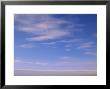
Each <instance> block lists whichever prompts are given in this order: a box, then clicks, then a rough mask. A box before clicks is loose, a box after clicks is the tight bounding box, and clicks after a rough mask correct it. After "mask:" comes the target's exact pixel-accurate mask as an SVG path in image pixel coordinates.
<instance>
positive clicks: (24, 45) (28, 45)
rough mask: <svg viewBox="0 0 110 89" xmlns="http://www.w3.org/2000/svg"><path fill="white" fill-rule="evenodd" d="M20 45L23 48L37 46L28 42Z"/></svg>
mask: <svg viewBox="0 0 110 89" xmlns="http://www.w3.org/2000/svg"><path fill="white" fill-rule="evenodd" d="M18 47H21V48H35V47H36V46H35V45H34V44H31V43H27V44H21V45H19V46H18Z"/></svg>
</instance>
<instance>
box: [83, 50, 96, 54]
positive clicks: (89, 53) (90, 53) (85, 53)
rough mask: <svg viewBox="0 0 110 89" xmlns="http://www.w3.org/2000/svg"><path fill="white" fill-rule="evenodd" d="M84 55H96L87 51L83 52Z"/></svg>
mask: <svg viewBox="0 0 110 89" xmlns="http://www.w3.org/2000/svg"><path fill="white" fill-rule="evenodd" d="M84 54H86V55H96V54H97V53H96V52H91V51H87V52H84Z"/></svg>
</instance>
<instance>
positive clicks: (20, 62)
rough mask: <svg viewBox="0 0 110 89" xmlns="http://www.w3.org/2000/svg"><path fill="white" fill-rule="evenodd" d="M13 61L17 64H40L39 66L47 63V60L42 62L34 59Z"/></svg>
mask: <svg viewBox="0 0 110 89" xmlns="http://www.w3.org/2000/svg"><path fill="white" fill-rule="evenodd" d="M15 63H17V64H20V65H21V64H31V65H34V66H35V65H40V66H45V65H47V64H48V63H47V62H42V61H34V62H32V61H29V60H28V61H24V60H23V59H15Z"/></svg>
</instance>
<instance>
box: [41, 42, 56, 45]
mask: <svg viewBox="0 0 110 89" xmlns="http://www.w3.org/2000/svg"><path fill="white" fill-rule="evenodd" d="M40 44H44V45H54V44H56V42H48V43H40Z"/></svg>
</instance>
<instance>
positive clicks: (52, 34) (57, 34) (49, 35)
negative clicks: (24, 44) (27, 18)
mask: <svg viewBox="0 0 110 89" xmlns="http://www.w3.org/2000/svg"><path fill="white" fill-rule="evenodd" d="M67 35H69V32H64V31H60V30H50V31H48V32H46V33H43V34H41V35H40V36H35V37H31V38H26V39H27V40H29V41H44V40H53V39H58V38H61V37H64V36H67Z"/></svg>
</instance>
